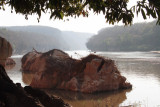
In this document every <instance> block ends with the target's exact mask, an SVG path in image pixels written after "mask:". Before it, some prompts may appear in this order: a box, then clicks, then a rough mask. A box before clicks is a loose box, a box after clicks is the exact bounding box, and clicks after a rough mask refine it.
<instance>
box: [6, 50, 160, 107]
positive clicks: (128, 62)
mask: <svg viewBox="0 0 160 107" xmlns="http://www.w3.org/2000/svg"><path fill="white" fill-rule="evenodd" d="M101 55H102V56H104V57H110V58H112V59H114V60H115V62H116V65H117V66H118V68H119V70H120V72H121V74H122V75H124V76H125V77H126V78H127V80H128V81H129V82H130V83H131V84H132V85H133V89H132V90H121V91H116V92H108V93H97V94H82V93H74V92H67V91H56V90H54V91H53V90H45V91H46V92H48V93H50V94H54V95H57V96H60V97H62V98H63V99H64V100H65V101H66V102H69V103H70V104H71V105H73V107H107V106H109V107H112V106H113V107H116V106H126V105H134V106H135V107H157V106H160V100H159V99H160V91H159V90H160V54H155V53H151V52H130V53H122V52H117V53H115V52H104V53H101ZM17 61H19V65H17ZM17 61H16V66H15V67H14V68H13V69H12V70H8V72H7V73H8V74H9V76H10V77H11V79H12V80H13V81H14V82H20V83H21V84H22V85H23V84H24V83H25V84H28V85H29V84H30V83H31V81H32V78H33V74H29V73H24V72H20V71H19V70H20V67H21V65H20V59H18V60H17Z"/></svg>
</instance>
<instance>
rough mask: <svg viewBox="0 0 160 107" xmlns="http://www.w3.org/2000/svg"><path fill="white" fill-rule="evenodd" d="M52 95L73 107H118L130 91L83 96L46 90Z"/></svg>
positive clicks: (81, 94) (75, 93)
mask: <svg viewBox="0 0 160 107" xmlns="http://www.w3.org/2000/svg"><path fill="white" fill-rule="evenodd" d="M45 91H46V92H47V93H49V94H51V95H57V96H59V97H61V98H63V99H64V100H65V101H66V102H68V103H69V104H71V105H72V106H73V107H118V106H119V105H120V104H121V103H122V102H123V101H124V100H125V99H127V97H126V93H127V92H130V91H131V89H128V90H120V91H114V92H107V93H106V92H101V93H95V94H83V93H77V92H70V91H58V90H54V91H53V90H45Z"/></svg>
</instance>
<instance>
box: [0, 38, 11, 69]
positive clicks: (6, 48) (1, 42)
mask: <svg viewBox="0 0 160 107" xmlns="http://www.w3.org/2000/svg"><path fill="white" fill-rule="evenodd" d="M11 55H12V46H11V44H10V43H9V42H8V41H7V40H6V39H4V38H2V37H0V64H1V65H3V66H5V62H6V59H7V58H8V57H10V56H11Z"/></svg>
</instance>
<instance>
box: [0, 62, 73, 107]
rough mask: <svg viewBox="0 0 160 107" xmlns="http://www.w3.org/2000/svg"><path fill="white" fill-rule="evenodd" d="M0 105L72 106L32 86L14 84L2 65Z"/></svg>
mask: <svg viewBox="0 0 160 107" xmlns="http://www.w3.org/2000/svg"><path fill="white" fill-rule="evenodd" d="M0 107H70V106H69V104H67V103H65V102H64V101H63V100H62V99H60V98H59V97H55V96H51V97H50V96H48V95H47V94H46V93H45V92H43V91H41V90H39V89H34V88H32V87H30V86H26V87H24V88H23V87H21V84H20V83H16V84H14V83H13V81H12V80H11V79H10V78H9V77H8V75H7V74H6V72H5V69H4V68H3V66H1V65H0Z"/></svg>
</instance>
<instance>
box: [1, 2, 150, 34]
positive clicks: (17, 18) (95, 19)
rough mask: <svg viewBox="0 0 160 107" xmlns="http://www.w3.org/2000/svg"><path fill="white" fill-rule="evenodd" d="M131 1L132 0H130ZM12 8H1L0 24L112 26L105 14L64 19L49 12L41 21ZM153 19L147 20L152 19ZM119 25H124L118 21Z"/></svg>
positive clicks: (93, 29)
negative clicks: (16, 12)
mask: <svg viewBox="0 0 160 107" xmlns="http://www.w3.org/2000/svg"><path fill="white" fill-rule="evenodd" d="M130 1H131V0H130ZM136 1H137V0H132V1H131V2H130V3H129V6H131V5H133V4H135V3H136ZM10 11H11V10H10V8H7V9H6V10H5V11H3V10H0V26H27V25H43V26H50V27H54V28H58V29H60V30H62V31H75V32H89V33H97V32H98V31H99V30H100V29H102V28H104V27H111V26H113V25H109V24H108V23H106V20H105V18H104V15H103V14H99V15H94V14H90V15H89V17H88V18H84V17H80V18H76V19H75V18H69V19H70V20H69V21H65V22H64V21H63V20H58V19H57V20H54V19H52V20H50V19H49V14H43V15H42V16H41V19H40V22H39V23H38V21H37V17H38V16H37V15H34V16H29V19H28V20H26V19H25V16H23V15H21V14H15V13H11V12H10ZM152 20H153V19H149V20H145V21H152ZM142 21H144V20H143V18H142V17H138V18H137V17H136V18H135V19H134V23H137V22H142ZM117 25H122V24H120V23H118V24H117Z"/></svg>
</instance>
